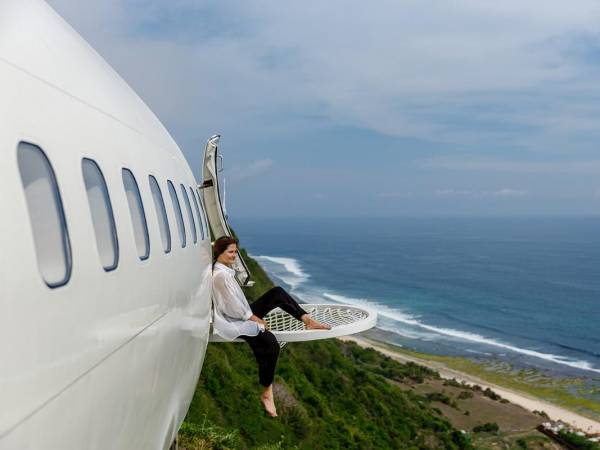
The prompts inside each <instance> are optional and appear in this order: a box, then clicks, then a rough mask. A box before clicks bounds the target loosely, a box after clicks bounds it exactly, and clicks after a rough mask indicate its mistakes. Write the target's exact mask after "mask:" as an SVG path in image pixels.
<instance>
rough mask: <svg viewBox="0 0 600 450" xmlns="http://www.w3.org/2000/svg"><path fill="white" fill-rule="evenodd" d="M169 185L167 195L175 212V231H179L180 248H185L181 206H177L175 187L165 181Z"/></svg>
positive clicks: (168, 181)
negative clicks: (169, 196)
mask: <svg viewBox="0 0 600 450" xmlns="http://www.w3.org/2000/svg"><path fill="white" fill-rule="evenodd" d="M167 184H168V185H169V194H170V195H171V202H172V203H173V211H174V212H175V219H176V220H177V230H178V231H179V240H180V242H181V247H185V244H186V240H185V225H184V224H183V216H182V215H181V206H179V199H178V198H177V191H175V186H173V183H171V181H170V180H167Z"/></svg>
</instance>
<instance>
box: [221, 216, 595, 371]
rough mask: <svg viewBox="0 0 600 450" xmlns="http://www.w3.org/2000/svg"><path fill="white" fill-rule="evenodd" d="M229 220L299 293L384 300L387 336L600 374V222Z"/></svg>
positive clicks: (325, 298) (432, 348) (438, 349)
mask: <svg viewBox="0 0 600 450" xmlns="http://www.w3.org/2000/svg"><path fill="white" fill-rule="evenodd" d="M232 224H233V226H234V228H235V229H236V231H237V233H238V235H239V236H240V237H241V238H242V243H241V245H242V246H243V247H246V248H247V249H248V251H249V252H250V254H252V255H253V256H255V257H257V259H258V260H259V261H260V263H261V264H262V265H263V266H264V267H265V268H266V269H267V271H268V272H269V273H270V274H271V276H272V277H273V278H274V279H275V280H276V281H277V282H279V283H280V284H282V285H284V286H286V287H287V288H288V289H289V290H290V291H291V292H292V293H293V294H294V295H296V296H297V297H298V298H299V299H300V300H302V301H305V302H313V303H317V302H339V303H350V304H356V305H367V306H372V307H375V308H376V309H377V310H378V311H379V317H380V319H379V324H378V328H379V329H380V330H381V336H384V339H386V340H388V341H390V342H393V343H396V344H400V345H403V346H406V347H408V348H412V349H415V350H418V351H425V352H430V353H439V354H453V355H470V356H474V357H478V356H479V357H493V358H500V359H503V360H506V361H509V362H511V363H513V364H517V365H525V366H528V367H535V368H538V369H543V370H549V371H553V372H557V373H560V374H564V375H576V376H581V377H589V378H592V379H600V233H599V231H600V218H543V219H541V218H536V219H525V218H502V219H496V218H494V219H488V218H486V219H482V218H478V219H474V218H453V219H431V218H428V219H383V220H381V219H379V220H367V219H343V220H342V219H301V220H297V219H294V220H290V219H281V220H273V219H268V220H266V219H265V220H261V219H237V220H236V219H233V220H232Z"/></svg>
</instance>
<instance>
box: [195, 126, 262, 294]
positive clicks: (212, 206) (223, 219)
mask: <svg viewBox="0 0 600 450" xmlns="http://www.w3.org/2000/svg"><path fill="white" fill-rule="evenodd" d="M219 139H220V136H219V135H218V134H216V135H214V136H212V137H211V138H210V139H209V140H208V142H207V143H206V148H205V150H204V162H203V173H204V180H203V184H202V187H201V192H202V197H203V201H204V205H205V208H206V215H207V216H208V223H209V227H210V233H211V236H212V240H213V241H214V240H216V239H218V238H220V237H221V236H232V235H233V233H232V232H231V229H230V228H229V224H228V223H227V215H226V213H225V205H224V199H221V191H220V188H219V182H220V180H219V171H220V170H222V167H223V158H222V156H221V155H220V154H219ZM219 161H220V164H221V166H220V167H219ZM233 269H235V278H236V280H237V281H238V283H239V284H240V285H241V286H242V287H244V286H252V284H254V282H253V281H251V280H250V273H249V271H248V268H247V267H246V263H245V262H244V260H243V258H242V255H241V254H240V252H239V251H238V253H237V257H236V259H235V261H234V262H233Z"/></svg>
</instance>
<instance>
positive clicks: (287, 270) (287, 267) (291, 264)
mask: <svg viewBox="0 0 600 450" xmlns="http://www.w3.org/2000/svg"><path fill="white" fill-rule="evenodd" d="M252 257H253V258H254V259H257V260H259V261H269V262H271V263H275V264H277V265H279V266H280V267H281V268H282V269H284V272H283V273H282V272H281V271H275V275H277V276H278V277H279V278H281V279H282V280H283V281H284V282H285V283H286V284H288V285H289V286H290V287H291V288H292V289H296V288H297V287H298V286H299V285H300V284H301V283H304V282H305V281H306V280H307V279H308V278H309V275H308V274H306V273H305V272H304V271H303V270H302V267H301V266H300V263H299V262H298V260H296V259H294V258H284V257H279V256H264V255H259V256H254V255H252Z"/></svg>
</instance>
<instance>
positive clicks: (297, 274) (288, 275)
mask: <svg viewBox="0 0 600 450" xmlns="http://www.w3.org/2000/svg"><path fill="white" fill-rule="evenodd" d="M253 258H256V259H258V260H262V261H267V262H270V263H274V264H275V265H277V266H278V269H280V270H273V273H274V275H276V276H277V277H279V278H280V279H281V280H283V281H284V282H285V283H286V284H288V285H289V286H290V287H291V288H292V290H295V289H297V288H298V287H299V286H300V285H301V284H302V283H304V282H305V281H306V280H308V279H309V277H310V276H309V275H308V274H307V273H306V272H304V270H302V266H301V264H300V263H299V261H298V260H297V259H294V258H286V257H275V256H264V255H261V256H253ZM267 269H269V268H267ZM296 294H297V295H299V296H300V297H301V298H302V299H303V300H307V301H308V302H310V303H318V302H319V301H320V297H323V298H325V299H328V300H332V301H334V302H336V303H341V304H349V305H354V306H359V307H360V306H364V307H366V308H371V309H375V310H376V311H377V313H378V315H379V317H380V318H385V319H388V320H390V321H393V322H398V323H403V324H406V325H410V326H411V327H414V328H416V329H420V330H423V331H427V333H423V332H422V331H421V332H416V330H414V331H413V330H406V329H401V328H397V327H391V326H389V325H384V324H382V325H381V326H379V327H378V328H381V329H383V330H386V331H391V332H394V333H397V334H399V335H403V336H405V337H409V338H414V339H422V340H432V339H435V338H438V339H439V338H447V339H448V338H449V339H452V340H458V341H466V342H473V343H477V344H480V345H487V346H490V347H494V348H497V349H504V350H509V351H511V352H514V353H519V354H522V355H526V356H529V357H533V358H539V359H542V360H545V361H550V362H553V363H556V364H561V365H564V366H568V367H572V368H575V369H581V370H586V371H591V372H596V373H600V369H597V368H595V367H594V366H593V365H592V364H590V363H589V362H587V361H582V360H573V359H569V358H566V357H564V356H560V355H555V354H552V353H543V352H539V351H536V350H531V349H527V348H521V347H517V346H514V345H510V344H506V343H504V342H501V341H497V340H495V339H492V338H488V337H485V336H482V335H480V334H477V333H471V332H468V331H462V330H455V329H452V328H444V327H436V326H433V325H428V324H426V323H423V322H422V321H420V320H418V318H417V317H415V316H413V315H411V314H407V313H405V312H402V311H400V310H398V309H397V308H392V307H389V306H387V305H383V304H381V303H380V302H377V301H374V300H372V299H367V298H353V297H347V296H344V295H340V294H333V293H330V292H319V293H318V295H315V294H314V292H312V290H311V291H310V292H297V293H296Z"/></svg>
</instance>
